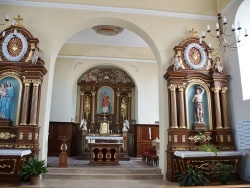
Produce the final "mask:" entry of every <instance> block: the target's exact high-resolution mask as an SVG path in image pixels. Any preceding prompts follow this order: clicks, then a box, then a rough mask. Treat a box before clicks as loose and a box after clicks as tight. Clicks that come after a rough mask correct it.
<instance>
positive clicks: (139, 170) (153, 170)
mask: <svg viewBox="0 0 250 188" xmlns="http://www.w3.org/2000/svg"><path fill="white" fill-rule="evenodd" d="M48 171H49V172H48V173H56V174H59V173H60V174H73V173H75V174H107V173H108V174H160V173H161V170H160V169H159V168H153V167H152V168H119V167H117V168H91V167H87V168H86V167H84V168H53V167H50V168H48Z"/></svg>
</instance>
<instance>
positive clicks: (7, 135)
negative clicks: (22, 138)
mask: <svg viewBox="0 0 250 188" xmlns="http://www.w3.org/2000/svg"><path fill="white" fill-rule="evenodd" d="M14 137H16V135H14V134H13V133H9V132H1V133H0V139H5V140H6V139H9V138H14Z"/></svg>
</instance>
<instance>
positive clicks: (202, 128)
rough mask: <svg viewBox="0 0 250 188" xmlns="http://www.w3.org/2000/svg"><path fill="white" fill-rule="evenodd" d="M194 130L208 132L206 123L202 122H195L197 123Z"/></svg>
mask: <svg viewBox="0 0 250 188" xmlns="http://www.w3.org/2000/svg"><path fill="white" fill-rule="evenodd" d="M194 130H198V131H206V130H207V126H206V124H205V123H202V122H195V123H194Z"/></svg>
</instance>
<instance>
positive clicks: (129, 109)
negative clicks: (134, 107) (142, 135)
mask: <svg viewBox="0 0 250 188" xmlns="http://www.w3.org/2000/svg"><path fill="white" fill-rule="evenodd" d="M131 96H132V93H128V117H127V120H128V121H129V122H130V121H131Z"/></svg>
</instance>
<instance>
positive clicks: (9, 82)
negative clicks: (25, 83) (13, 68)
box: [0, 77, 20, 125]
mask: <svg viewBox="0 0 250 188" xmlns="http://www.w3.org/2000/svg"><path fill="white" fill-rule="evenodd" d="M19 91H20V84H19V82H18V81H17V79H15V78H13V77H5V78H2V79H1V80H0V119H6V120H10V121H11V125H16V124H17V123H16V120H17V119H18V118H17V111H18V106H19Z"/></svg>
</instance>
